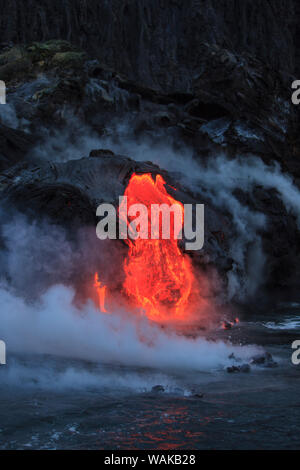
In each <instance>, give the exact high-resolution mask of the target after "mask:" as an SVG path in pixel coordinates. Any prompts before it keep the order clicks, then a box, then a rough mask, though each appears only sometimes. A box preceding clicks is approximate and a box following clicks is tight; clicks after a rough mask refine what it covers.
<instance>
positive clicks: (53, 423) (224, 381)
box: [0, 305, 300, 450]
mask: <svg viewBox="0 0 300 470" xmlns="http://www.w3.org/2000/svg"><path fill="white" fill-rule="evenodd" d="M299 313H300V312H299V306H291V305H290V306H285V307H282V308H281V309H280V311H279V312H278V311H276V312H271V313H269V314H268V315H266V317H267V320H266V319H265V317H264V319H263V320H260V319H257V320H255V321H253V320H252V319H251V321H243V322H242V323H241V324H240V325H239V326H238V327H237V328H235V329H233V330H230V331H218V332H216V335H215V337H214V338H210V341H212V344H213V343H214V342H216V341H219V340H220V339H221V340H222V341H224V342H225V343H227V344H229V346H228V347H229V349H230V344H231V343H230V342H231V341H232V342H234V343H237V342H239V343H242V344H244V345H246V344H247V343H248V344H258V347H259V348H262V347H263V348H264V349H265V350H266V351H268V352H270V353H271V354H272V356H273V358H274V360H275V361H276V362H277V367H263V366H258V365H255V366H253V365H251V370H250V372H249V373H240V372H237V373H231V374H230V373H228V372H227V371H226V364H228V358H226V361H225V363H223V364H222V361H220V363H219V364H218V363H216V364H215V366H213V367H211V366H210V367H208V368H205V370H201V367H199V368H198V370H195V367H194V366H193V362H192V361H191V367H190V368H189V366H188V364H187V365H185V367H179V368H176V367H174V366H172V367H171V366H170V367H168V366H166V367H163V368H160V367H158V366H155V367H150V366H147V367H146V366H145V367H143V366H134V365H126V364H118V363H116V362H114V363H109V362H106V363H104V362H101V361H96V360H93V361H88V360H81V359H72V358H66V357H62V356H60V355H55V354H41V353H35V354H28V353H27V354H21V353H20V352H19V353H18V354H16V353H13V354H11V355H9V356H8V358H7V365H5V366H1V367H0V378H1V383H0V448H1V449H109V450H111V449H132V450H133V449H164V450H167V449H298V448H299V447H300V396H299V387H300V366H295V365H293V364H292V362H291V354H292V349H291V344H292V342H293V341H294V340H296V339H300V328H299V323H300V314H299ZM243 361H245V360H243ZM224 364H225V365H224ZM156 385H160V386H162V387H163V390H162V389H161V387H160V389H159V390H157V388H156V389H153V387H155V386H156Z"/></svg>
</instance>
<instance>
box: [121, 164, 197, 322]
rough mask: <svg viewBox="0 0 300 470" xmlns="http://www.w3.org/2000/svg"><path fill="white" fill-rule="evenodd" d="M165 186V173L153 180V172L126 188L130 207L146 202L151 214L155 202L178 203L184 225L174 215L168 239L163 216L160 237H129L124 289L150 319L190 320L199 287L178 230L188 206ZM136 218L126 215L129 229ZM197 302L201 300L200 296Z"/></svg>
mask: <svg viewBox="0 0 300 470" xmlns="http://www.w3.org/2000/svg"><path fill="white" fill-rule="evenodd" d="M165 185H166V182H165V181H164V179H163V178H162V176H161V175H157V176H156V178H155V179H153V177H152V175H151V174H141V175H138V174H135V173H134V174H133V175H132V177H131V179H130V181H129V183H128V186H127V188H126V190H125V194H124V196H127V204H128V207H130V206H132V205H133V204H138V203H140V204H143V205H144V206H146V207H147V210H148V214H149V213H151V207H153V204H158V205H161V204H166V205H168V206H173V205H174V204H176V206H177V207H179V208H180V212H181V218H180V220H181V223H180V227H178V224H177V225H176V223H175V215H174V217H173V218H172V220H171V221H170V237H169V238H168V239H164V238H163V236H162V230H161V226H162V224H161V223H160V222H161V220H162V217H160V219H158V220H159V225H158V231H156V238H157V239H153V237H151V238H149V239H142V238H138V239H136V240H132V239H130V238H128V239H127V240H126V242H127V243H128V246H129V252H128V257H127V259H126V260H125V262H124V271H125V282H124V285H123V288H124V291H125V293H126V295H127V296H128V297H129V299H131V301H132V303H133V305H134V306H135V307H137V308H138V309H139V311H140V312H142V313H144V314H145V315H146V316H147V317H148V318H149V319H150V320H153V321H156V322H163V323H164V322H186V321H188V320H189V316H190V315H191V313H192V309H193V304H194V302H195V298H194V297H195V294H196V293H197V290H198V286H197V281H196V278H195V276H194V273H193V268H192V263H191V260H190V258H189V257H188V256H187V255H185V254H183V253H182V252H181V250H180V248H179V246H178V240H177V238H178V233H177V232H178V231H179V230H181V229H182V227H183V218H184V206H183V204H182V203H181V202H178V201H176V200H175V199H174V198H173V197H172V196H170V195H169V194H168V192H167V190H166V188H165ZM122 204H123V203H122ZM122 204H121V205H120V207H119V217H120V218H121V217H122V213H124V211H123V207H122ZM160 216H161V214H160ZM132 220H133V219H132V217H130V216H128V218H127V216H126V223H127V225H128V228H130V227H129V226H130V223H131V222H132ZM147 223H148V231H149V233H151V232H150V231H151V227H150V220H149V221H148V219H147ZM141 225H142V224H141ZM143 225H144V224H143ZM140 230H141V227H140ZM152 230H153V221H152ZM152 233H153V232H152ZM197 301H198V302H199V298H198V299H197ZM198 305H199V304H198Z"/></svg>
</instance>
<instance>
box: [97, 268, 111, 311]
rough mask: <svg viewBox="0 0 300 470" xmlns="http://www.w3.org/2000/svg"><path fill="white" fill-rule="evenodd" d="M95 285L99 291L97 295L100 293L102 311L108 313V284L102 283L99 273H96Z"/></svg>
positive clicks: (100, 308)
mask: <svg viewBox="0 0 300 470" xmlns="http://www.w3.org/2000/svg"><path fill="white" fill-rule="evenodd" d="M94 287H95V288H96V292H97V295H98V300H99V310H100V312H103V313H108V312H107V310H106V308H105V295H106V286H105V285H102V283H101V282H100V281H99V276H98V273H95V277H94Z"/></svg>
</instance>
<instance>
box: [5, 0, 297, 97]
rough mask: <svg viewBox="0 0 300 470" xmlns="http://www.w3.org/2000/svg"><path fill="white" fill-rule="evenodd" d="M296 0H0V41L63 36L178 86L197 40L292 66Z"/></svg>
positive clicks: (150, 80)
mask: <svg viewBox="0 0 300 470" xmlns="http://www.w3.org/2000/svg"><path fill="white" fill-rule="evenodd" d="M297 3H298V2H297V1H296V0H272V1H271V2H269V1H263V0H234V1H233V0H203V1H201V2H199V1H198V0H167V1H165V2H161V1H160V0H151V1H149V0H130V1H123V0H112V1H110V2H103V1H100V2H99V1H97V0H89V1H88V2H82V1H81V0H72V1H64V2H62V1H60V0H43V1H42V2H36V1H35V0H28V1H27V2H26V3H24V1H22V0H1V2H0V7H1V18H0V35H1V41H2V42H3V43H9V42H13V43H29V42H32V41H45V40H49V39H56V38H60V39H67V40H68V41H71V42H72V43H75V44H77V45H78V46H80V47H82V48H83V49H85V50H86V51H88V52H89V53H91V54H93V55H98V57H99V58H100V59H101V61H102V62H103V63H104V64H106V65H107V66H109V67H111V68H112V69H114V70H116V71H118V72H121V73H124V74H125V75H126V76H127V77H128V78H130V79H133V80H135V81H139V82H140V83H141V84H144V85H146V86H150V87H157V88H159V89H161V90H165V91H186V90H187V89H189V88H190V85H191V81H192V78H193V77H194V75H195V73H199V72H200V69H199V60H200V59H201V57H200V54H201V52H200V51H201V46H202V45H203V44H204V43H209V44H212V45H213V44H215V45H218V46H220V47H223V48H225V49H228V50H230V51H231V52H236V53H238V54H240V53H244V52H246V53H250V54H253V55H255V56H257V57H258V58H260V59H261V60H262V61H264V62H266V63H268V64H269V65H270V66H271V67H272V68H274V69H280V70H282V71H283V73H285V74H293V73H294V72H295V56H296V53H297V54H298V52H297V51H296V40H297V38H298V32H299V31H298V30H299V28H297V17H295V13H298V10H299V9H298V6H297Z"/></svg>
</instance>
